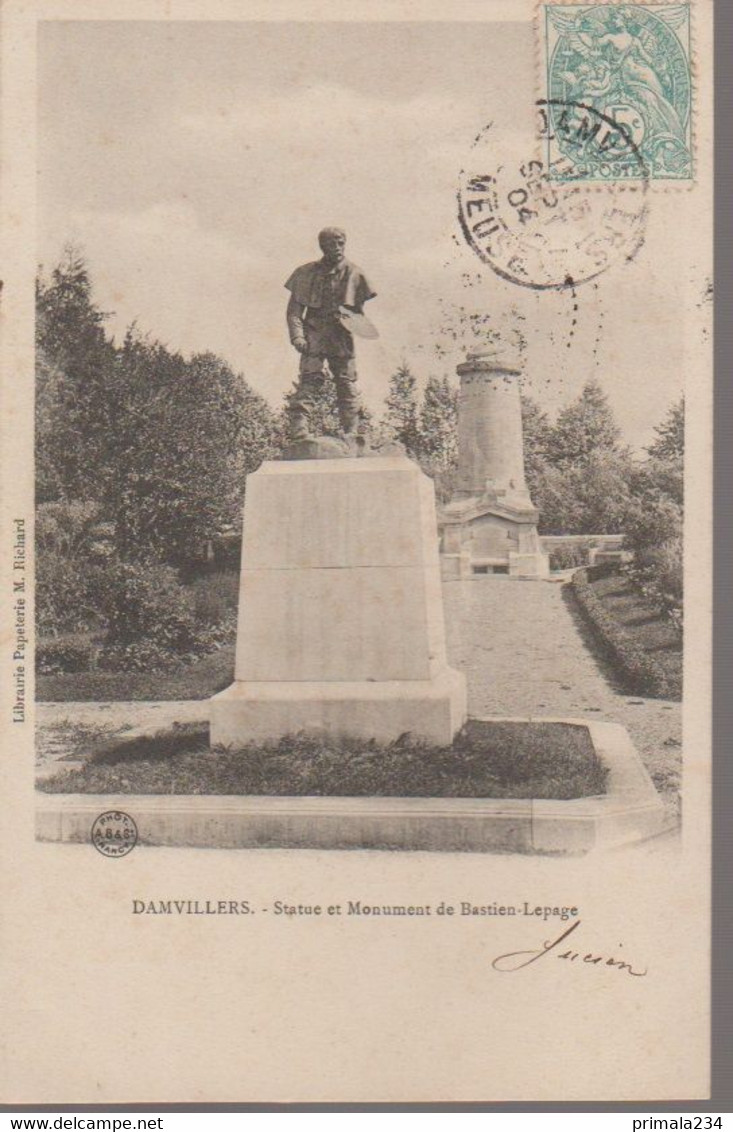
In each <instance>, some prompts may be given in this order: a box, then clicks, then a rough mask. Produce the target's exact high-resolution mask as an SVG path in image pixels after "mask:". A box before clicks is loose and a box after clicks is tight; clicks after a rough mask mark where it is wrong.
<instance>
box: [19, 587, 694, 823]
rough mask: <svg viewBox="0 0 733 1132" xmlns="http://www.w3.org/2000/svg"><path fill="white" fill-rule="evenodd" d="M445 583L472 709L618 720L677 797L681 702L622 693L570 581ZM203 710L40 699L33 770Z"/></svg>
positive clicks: (458, 663) (193, 717)
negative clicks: (592, 638)
mask: <svg viewBox="0 0 733 1132" xmlns="http://www.w3.org/2000/svg"><path fill="white" fill-rule="evenodd" d="M443 593H444V599H445V615H446V628H447V636H448V653H449V657H450V661H451V663H452V664H453V665H454V666H455V667H456V668H459V669H461V670H462V671H463V672H465V673H466V677H467V679H468V690H469V711H470V713H471V715H474V716H480V715H509V716H516V715H526V716H576V717H581V718H582V717H586V716H587V717H589V718H592V717H593V716H595V717H596V718H598V719H607V720H610V721H612V722H616V723H622V724H624V726H625V727H627V728H628V730H629V733H630V734H631V736H632V738H633V740H634V742H635V744H636V747H637V749H638V751H639V753H640V754H641V756H642V758H643V760H644V762H645V764H646V767H647V769H648V770H649V772H650V774H651V775H652V778H653V779H654V781H655V784H656V786H657V788H658V789H659V790H660V791H661V792H662V793H663V794H664V795H665V796H666V797H667V799H668V800H669V801H672V800H673V799H674V797H675V793H676V791H677V789H678V788H679V773H680V763H681V748H680V741H681V713H680V705H679V704H678V703H674V702H667V701H664V700H657V699H649V698H644V697H641V696H629V695H625V694H624V693H623V692H621V691H620V690H619V689H618V688H617V687H616V686H615V684H614V681H613V675H612V673H611V672H610V671H609V670H608V668H607V667H606V666H605V665H604V664H603V662H602V661H601V660H600V659H599V657H598V656H597V653H596V652H595V650H594V648H593V646H592V644H591V641H590V638H589V635H588V631H587V629H586V627H585V625H584V623H583V621H582V620H581V618H580V615H579V614H578V613H577V612H576V611H575V609H574V606H573V602H572V597H571V591H570V588H569V587H568V586H565V585H559V584H556V583H548V582H529V581H519V580H516V579H513V578H502V577H490V576H488V577H476V578H472V579H471V580H468V581H464V582H448V583H446V584H445V586H444V588H443ZM206 717H207V707H206V702H205V701H201V700H183V701H169V702H160V703H140V702H138V703H99V704H97V703H53V704H51V703H48V704H39V705H38V723H39V729H38V732H39V734H38V762H39V772H40V774H41V775H44V774H48V773H52V772H53V771H54V770H55V769H56V766H55V764H56V763H57V762H58V760H59V759H61V760H62V765H64V766H67V767H69V766H71V765H73V762H74V761H76V760H77V759H78V758H80V757H83V753H82V750H81V749H80V748H83V737H84V732H85V731H86V730H87V729H88V733H89V736H90V740H91V739H92V737H93V736H95V735H96V736H97V740H99V738H102V739H109V738H111V737H112V735H114V734H122V733H123V732H124V734H125V736H126V737H131V736H132V735H133V734H136V733H137V734H140V733H146V732H147V733H150V732H153V731H157V730H159V729H161V728H167V727H171V726H172V725H173V723H175V722H178V723H184V722H198V721H202V720H205V719H206ZM101 729H104V731H103V732H102V731H101ZM80 731H81V734H80ZM93 745H94V744H93V742H90V743H89V746H90V747H91V746H93Z"/></svg>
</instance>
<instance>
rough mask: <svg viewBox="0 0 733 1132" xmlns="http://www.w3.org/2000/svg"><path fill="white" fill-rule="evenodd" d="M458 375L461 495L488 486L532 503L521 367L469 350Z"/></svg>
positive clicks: (477, 492)
mask: <svg viewBox="0 0 733 1132" xmlns="http://www.w3.org/2000/svg"><path fill="white" fill-rule="evenodd" d="M457 373H458V376H459V377H460V379H461V389H460V396H459V407H458V478H457V490H456V496H457V497H460V496H464V497H466V496H481V495H484V494H485V493H486V492H487V490H488V491H489V492H490V493H491V494H494V495H496V496H497V497H503V496H508V497H511V498H514V499H516V500H517V501H521V502H522V503H524V504H526V505H529V506H531V502H530V498H529V491H528V489H527V482H526V480H525V478H524V439H523V436H522V405H521V400H520V396H519V377H520V373H521V371H520V370H519V369H517V368H515V367H514V366H511V365H508V364H506V363H504V362H502V361H500V360H499V359H498V358H496V357H495V356H494V355H493V354H469V356H468V360H467V361H465V362H463V363H462V364H461V365H459V366H458V367H457Z"/></svg>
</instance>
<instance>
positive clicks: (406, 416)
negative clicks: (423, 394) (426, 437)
mask: <svg viewBox="0 0 733 1132" xmlns="http://www.w3.org/2000/svg"><path fill="white" fill-rule="evenodd" d="M385 407H386V412H385V414H384V416H383V418H382V425H381V428H382V432H383V433H384V435H385V436H386V437H389V438H390V439H393V440H398V441H399V442H400V443H401V444H404V446H405V448H406V450H407V453H408V455H410V456H416V455H417V454H418V452H419V450H420V429H419V425H418V408H417V381H416V379H415V377H414V375H413V374H412V372H411V370H410V367H409V366H408V365H407V364H406V363H404V362H403V363H402V365H401V366H400V367H399V369H398V370H397V371H396V372H395V373H393V374H392V376H391V377H390V379H389V392H388V394H387V397H386V399H385Z"/></svg>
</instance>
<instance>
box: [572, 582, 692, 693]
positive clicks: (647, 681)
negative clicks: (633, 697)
mask: <svg viewBox="0 0 733 1132" xmlns="http://www.w3.org/2000/svg"><path fill="white" fill-rule="evenodd" d="M572 586H573V593H574V594H575V596H576V598H577V600H578V604H579V605H580V607H581V609H582V610H583V612H584V613H585V615H586V617H587V619H588V621H589V623H590V625H591V627H592V629H593V631H594V632H595V634H596V636H597V637H598V639H599V641H600V642H601V644H602V645H603V647H604V649H605V651H606V653H607V654H608V656H609V658H610V660H611V661H612V662H613V664H614V666H615V667H616V668H617V669H618V670H619V672H620V674H621V676H622V677H623V678H624V681H625V683H626V684H627V685H628V688H629V691H630V692H632V693H639V694H648V695H653V696H661V697H664V698H668V697H671V696H673V695H674V694H675V692H676V689H675V688H673V687H672V686H671V685H670V681H669V680H668V678H667V674H666V673H665V671H664V670H663V668H662V667H661V665H659V664H658V663H657V661H656V660H654V658H653V657H651V656H650V655H649V654H648V653H647V652H646V651H645V650H644V649H643V648H642V647H641V646H640V645H639V644H637V642H636V641H634V640H633V639H632V638H631V637H630V636H629V634H628V633H627V632H626V630H625V629H624V628H623V626H621V625H619V623H618V622H617V621H616V620H615V619H614V618H613V617H612V616H611V614H610V613H608V611H607V610H606V609H605V607H604V606H603V604H602V602H601V601H600V600H599V599H598V597H597V596H596V594H595V593H594V592H593V588H592V586H591V585H590V584H589V582H588V576H587V573H586V571H585V570H579V571H578V573H577V574H576V575H575V576H574V578H573V581H572Z"/></svg>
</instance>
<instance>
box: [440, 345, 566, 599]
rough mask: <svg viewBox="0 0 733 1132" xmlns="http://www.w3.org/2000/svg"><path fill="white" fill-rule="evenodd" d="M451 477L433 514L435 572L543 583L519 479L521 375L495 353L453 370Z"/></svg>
mask: <svg viewBox="0 0 733 1132" xmlns="http://www.w3.org/2000/svg"><path fill="white" fill-rule="evenodd" d="M457 372H458V376H459V377H460V379H461V387H460V394H459V400H458V475H457V480H456V490H455V492H454V495H453V498H452V499H451V501H450V503H449V504H448V505H447V506H446V507H445V508H444V509H443V513H442V516H441V523H442V530H443V574H444V576H445V577H447V578H456V577H458V578H465V577H472V576H473V575H474V574H479V573H481V574H487V573H488V574H491V573H494V574H510V575H512V576H514V577H521V578H545V577H547V576H548V574H549V564H548V558H547V555H545V554H543V553H542V549H541V546H540V542H539V536H538V534H537V520H538V518H539V512H538V511H537V509H536V507H534V505H533V503H532V500H531V499H530V496H529V489H528V488H527V481H526V478H525V473H524V437H523V433H522V402H521V397H520V389H519V378H520V374H521V370H520V369H519V367H518V366H516V365H513V364H511V363H508V362H506V361H503V360H502V359H500V358H499V357H497V355H496V354H494V353H490V352H486V353H475V354H469V355H468V358H467V360H466V361H465V362H463V363H462V364H461V365H459V366H458V367H457Z"/></svg>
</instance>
